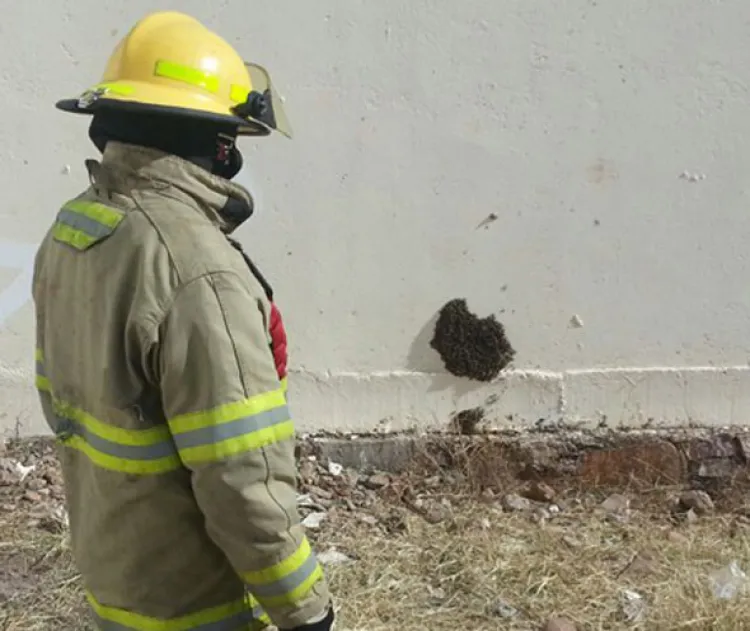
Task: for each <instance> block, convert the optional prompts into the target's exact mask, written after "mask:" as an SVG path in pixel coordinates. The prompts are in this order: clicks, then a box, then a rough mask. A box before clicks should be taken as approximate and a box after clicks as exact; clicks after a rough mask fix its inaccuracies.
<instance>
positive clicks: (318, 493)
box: [308, 485, 333, 500]
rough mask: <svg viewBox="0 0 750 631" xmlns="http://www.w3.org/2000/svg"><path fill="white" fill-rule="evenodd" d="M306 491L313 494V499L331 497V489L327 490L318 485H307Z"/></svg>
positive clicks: (327, 498)
mask: <svg viewBox="0 0 750 631" xmlns="http://www.w3.org/2000/svg"><path fill="white" fill-rule="evenodd" d="M308 491H309V492H310V494H311V495H314V496H315V499H318V500H320V499H324V500H330V499H333V493H331V491H327V490H325V489H321V488H320V487H319V486H315V485H311V486H309V487H308Z"/></svg>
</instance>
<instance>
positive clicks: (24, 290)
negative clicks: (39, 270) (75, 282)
mask: <svg viewBox="0 0 750 631" xmlns="http://www.w3.org/2000/svg"><path fill="white" fill-rule="evenodd" d="M36 250H37V246H36V245H31V244H29V243H16V242H13V241H0V267H2V268H6V269H11V270H14V271H16V272H18V274H17V275H16V277H15V278H14V279H13V281H12V282H11V283H10V285H8V286H7V287H4V288H0V327H2V326H3V325H4V324H5V323H6V322H7V321H8V319H9V318H11V316H13V314H15V313H16V312H17V311H19V310H20V309H21V308H23V307H24V305H25V304H26V303H27V302H28V301H29V300H31V280H32V275H33V272H34V255H35V254H36Z"/></svg>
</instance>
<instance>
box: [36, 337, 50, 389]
mask: <svg viewBox="0 0 750 631" xmlns="http://www.w3.org/2000/svg"><path fill="white" fill-rule="evenodd" d="M34 358H35V359H36V377H35V384H36V387H37V390H41V391H42V392H50V391H51V388H50V385H49V379H47V374H46V373H45V372H44V353H43V352H42V349H40V348H37V349H36V352H35V353H34Z"/></svg>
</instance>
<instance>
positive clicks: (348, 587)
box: [0, 499, 750, 631]
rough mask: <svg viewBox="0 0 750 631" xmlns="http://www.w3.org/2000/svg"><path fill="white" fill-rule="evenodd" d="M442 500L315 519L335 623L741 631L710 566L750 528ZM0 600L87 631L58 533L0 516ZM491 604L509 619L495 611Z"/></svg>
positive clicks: (35, 623)
mask: <svg viewBox="0 0 750 631" xmlns="http://www.w3.org/2000/svg"><path fill="white" fill-rule="evenodd" d="M451 506H452V507H451V508H449V509H446V514H444V515H443V520H442V521H441V522H440V523H437V524H433V523H428V522H427V521H425V520H424V519H423V518H422V517H419V516H417V515H415V514H413V513H408V512H403V511H402V509H400V508H395V509H394V508H393V507H389V506H386V505H384V504H379V505H377V506H376V507H375V508H374V510H372V511H371V512H372V514H374V515H376V516H379V517H380V518H381V523H380V524H379V525H368V524H367V523H365V522H363V521H362V520H360V519H356V518H355V517H356V515H352V514H351V513H345V512H335V513H334V514H332V515H331V516H330V518H329V520H328V522H324V526H323V528H322V530H321V531H320V532H319V533H317V536H315V539H316V541H317V546H318V549H319V550H321V551H322V550H328V549H330V548H331V547H335V548H336V549H337V550H339V551H341V552H344V553H345V554H347V555H349V556H351V557H354V558H355V561H354V562H352V563H350V564H345V565H338V566H334V567H330V568H329V577H330V580H331V582H332V585H333V588H334V590H335V594H336V597H337V602H338V606H339V607H340V611H339V620H340V624H339V625H338V628H339V629H347V630H349V631H354V630H362V631H365V630H367V631H380V630H382V631H385V630H389V631H390V630H393V629H399V630H400V631H417V630H419V631H426V630H430V631H443V630H445V631H449V630H450V631H454V630H456V629H470V630H474V631H481V630H489V629H493V630H494V629H515V630H536V629H540V628H541V625H542V623H543V622H544V620H545V619H546V618H547V617H548V616H551V615H555V614H558V615H564V616H566V617H568V618H570V619H571V620H573V621H575V622H576V623H577V624H578V628H579V629H581V630H583V629H590V630H594V629H607V630H610V629H632V628H638V629H649V630H651V629H652V630H658V631H668V630H672V629H675V630H676V629H693V630H697V629H706V630H707V629H712V630H714V631H721V630H726V631H730V630H731V631H738V630H742V629H750V600H748V599H747V598H745V597H739V598H737V599H734V600H728V601H727V600H725V601H722V600H717V599H716V598H714V597H713V595H712V593H711V590H710V588H709V585H708V575H709V574H710V573H711V572H712V571H714V570H716V569H718V568H721V567H722V566H724V565H726V564H727V563H728V562H729V561H731V560H733V559H738V560H739V561H740V564H742V565H744V564H745V563H746V562H747V560H748V559H750V527H746V526H745V525H743V524H742V523H738V522H737V520H736V519H735V518H732V517H729V516H723V517H721V516H719V517H711V518H703V519H701V520H699V521H698V522H697V523H695V524H691V525H689V526H687V525H686V526H681V527H679V528H676V527H675V526H674V525H672V524H670V523H669V521H668V520H667V519H666V516H662V517H659V516H654V515H653V514H649V513H645V512H644V513H634V514H632V515H631V518H630V520H629V521H628V522H627V523H617V522H613V521H609V520H608V519H606V518H605V516H604V515H602V514H600V513H599V512H598V511H596V510H592V509H590V508H584V507H580V508H576V509H573V510H571V511H569V512H566V513H564V514H561V515H559V516H558V517H556V518H555V519H553V520H551V521H547V522H545V523H542V524H539V523H534V522H533V521H532V520H531V519H529V517H528V516H524V515H519V514H514V515H508V514H500V513H498V511H497V509H495V508H493V507H492V506H490V505H487V504H484V503H481V502H477V501H471V500H457V499H453V500H452V503H451ZM383 524H385V525H387V526H388V528H385V527H384V525H383ZM746 528H748V530H746ZM627 588H629V589H633V590H636V591H638V592H639V593H640V594H642V595H643V596H644V597H645V599H646V600H647V602H648V612H647V616H646V618H645V620H644V621H643V622H642V623H640V625H639V624H632V623H626V622H625V621H623V620H622V615H621V608H620V604H619V599H620V593H621V591H622V590H623V589H627ZM4 599H5V602H4V603H3V602H2V601H3V600H4ZM0 603H1V606H2V611H1V612H0V629H2V630H3V631H42V630H44V631H52V630H60V631H73V630H75V631H83V630H88V629H90V627H88V626H87V623H86V622H85V613H84V609H83V607H82V601H81V594H80V590H79V586H78V583H77V578H76V573H75V570H74V568H73V565H72V563H71V560H70V557H69V554H68V551H67V548H66V545H65V536H64V534H54V533H49V532H46V531H44V530H43V529H41V528H39V527H38V526H36V527H30V526H29V523H28V516H27V515H24V514H22V513H18V512H16V513H13V514H8V513H5V514H3V513H0ZM499 603H503V604H505V605H506V606H512V607H514V608H515V609H517V610H518V611H519V614H518V615H517V616H516V617H512V618H505V617H503V616H502V615H499V612H498V609H499V607H498V605H499Z"/></svg>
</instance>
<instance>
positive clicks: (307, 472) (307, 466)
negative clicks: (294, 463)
mask: <svg viewBox="0 0 750 631" xmlns="http://www.w3.org/2000/svg"><path fill="white" fill-rule="evenodd" d="M315 472H316V467H315V463H313V462H310V461H309V460H303V461H302V462H301V463H300V465H299V477H300V478H302V479H303V480H304V481H305V482H308V481H310V480H312V479H314V478H315Z"/></svg>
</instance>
